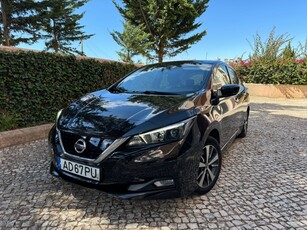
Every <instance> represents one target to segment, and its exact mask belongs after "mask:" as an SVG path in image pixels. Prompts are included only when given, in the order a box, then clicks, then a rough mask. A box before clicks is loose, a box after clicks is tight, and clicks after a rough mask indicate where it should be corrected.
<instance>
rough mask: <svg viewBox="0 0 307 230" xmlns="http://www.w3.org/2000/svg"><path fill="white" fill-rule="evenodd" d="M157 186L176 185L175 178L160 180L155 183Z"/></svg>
mask: <svg viewBox="0 0 307 230" xmlns="http://www.w3.org/2000/svg"><path fill="white" fill-rule="evenodd" d="M154 185H155V186H157V187H164V186H170V185H174V180H173V179H169V180H158V181H156V182H155V183H154Z"/></svg>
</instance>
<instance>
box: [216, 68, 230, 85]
mask: <svg viewBox="0 0 307 230" xmlns="http://www.w3.org/2000/svg"><path fill="white" fill-rule="evenodd" d="M226 84H230V79H229V77H228V73H227V69H226V67H225V66H220V67H218V68H217V70H216V72H215V76H214V77H213V81H212V89H214V90H217V89H219V88H221V87H222V86H223V85H226Z"/></svg>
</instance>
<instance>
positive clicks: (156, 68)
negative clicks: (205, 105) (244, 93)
mask: <svg viewBox="0 0 307 230" xmlns="http://www.w3.org/2000/svg"><path fill="white" fill-rule="evenodd" d="M211 72H212V65H210V64H204V63H198V62H191V63H186V62H185V63H179V64H178V63H174V64H172V63H162V64H156V65H150V66H145V67H143V68H141V69H139V70H137V71H135V72H133V73H132V74H130V75H129V76H127V77H126V78H125V79H123V80H122V81H121V82H120V83H119V84H118V85H117V86H116V88H118V89H120V90H122V91H124V92H127V93H129V92H140V93H142V92H146V93H149V92H160V93H171V94H184V93H191V92H195V91H197V90H200V89H202V88H203V87H204V86H205V85H207V84H208V82H209V79H210V76H211Z"/></svg>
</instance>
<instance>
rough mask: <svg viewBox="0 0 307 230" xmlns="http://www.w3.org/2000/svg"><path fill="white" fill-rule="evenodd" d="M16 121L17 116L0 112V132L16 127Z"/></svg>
mask: <svg viewBox="0 0 307 230" xmlns="http://www.w3.org/2000/svg"><path fill="white" fill-rule="evenodd" d="M17 123H18V117H16V116H14V115H11V114H6V113H0V132H1V131H5V130H9V129H14V128H16V127H17Z"/></svg>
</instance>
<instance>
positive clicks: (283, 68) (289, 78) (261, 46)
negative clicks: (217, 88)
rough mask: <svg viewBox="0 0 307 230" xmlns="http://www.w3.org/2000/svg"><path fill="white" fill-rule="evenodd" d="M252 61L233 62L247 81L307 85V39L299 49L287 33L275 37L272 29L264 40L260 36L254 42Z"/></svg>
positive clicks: (250, 59) (257, 35) (239, 73)
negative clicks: (292, 43) (292, 44)
mask: <svg viewBox="0 0 307 230" xmlns="http://www.w3.org/2000/svg"><path fill="white" fill-rule="evenodd" d="M250 45H251V48H252V51H253V52H252V54H251V55H250V56H249V59H248V60H246V61H243V60H242V59H239V60H236V61H234V62H232V63H230V64H231V65H232V66H233V67H234V69H235V70H236V72H237V74H238V76H240V77H241V78H242V79H243V80H244V81H245V82H249V83H260V84H294V85H305V84H307V53H306V52H307V40H306V43H305V45H302V44H300V45H299V47H297V48H296V49H294V48H292V46H291V39H289V35H288V34H287V33H285V34H282V35H277V36H276V35H275V28H273V29H272V31H271V33H270V35H269V37H268V39H266V40H265V41H263V40H262V39H261V37H260V35H259V34H256V36H254V40H253V43H251V42H250Z"/></svg>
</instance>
